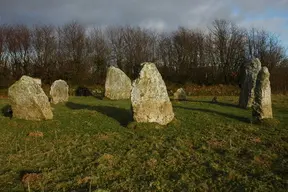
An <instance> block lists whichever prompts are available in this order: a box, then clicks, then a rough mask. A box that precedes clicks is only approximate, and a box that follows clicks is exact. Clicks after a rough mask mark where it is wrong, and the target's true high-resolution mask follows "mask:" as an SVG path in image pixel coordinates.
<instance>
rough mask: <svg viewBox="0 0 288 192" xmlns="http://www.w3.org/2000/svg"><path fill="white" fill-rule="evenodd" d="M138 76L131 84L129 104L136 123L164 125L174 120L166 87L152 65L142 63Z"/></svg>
mask: <svg viewBox="0 0 288 192" xmlns="http://www.w3.org/2000/svg"><path fill="white" fill-rule="evenodd" d="M141 65H142V66H143V68H142V70H141V72H140V76H139V78H138V79H136V80H135V81H134V82H133V85H132V91H131V103H132V108H133V118H134V120H135V121H137V122H156V123H159V124H161V125H166V124H168V123H169V122H171V121H172V120H173V118H174V113H173V108H172V104H171V102H170V99H169V96H168V93H167V88H166V85H165V83H164V81H163V79H162V76H161V74H160V73H159V71H158V70H157V68H156V66H155V64H154V63H142V64H141Z"/></svg>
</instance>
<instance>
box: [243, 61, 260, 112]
mask: <svg viewBox="0 0 288 192" xmlns="http://www.w3.org/2000/svg"><path fill="white" fill-rule="evenodd" d="M260 70H261V62H260V60H259V59H258V58H255V59H253V60H252V61H251V63H248V64H247V65H246V66H245V69H244V73H243V74H242V75H243V77H242V81H241V83H240V85H241V92H240V97H239V107H241V108H248V107H251V106H252V103H253V100H254V89H255V85H256V79H257V75H258V73H259V71H260Z"/></svg>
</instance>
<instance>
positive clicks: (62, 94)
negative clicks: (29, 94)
mask: <svg viewBox="0 0 288 192" xmlns="http://www.w3.org/2000/svg"><path fill="white" fill-rule="evenodd" d="M50 95H51V97H52V100H51V103H53V104H57V103H61V102H66V101H68V99H69V86H68V84H67V83H66V81H64V80H61V79H59V80H56V81H54V82H53V83H52V85H51V88H50Z"/></svg>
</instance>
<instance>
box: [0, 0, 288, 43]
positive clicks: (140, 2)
mask: <svg viewBox="0 0 288 192" xmlns="http://www.w3.org/2000/svg"><path fill="white" fill-rule="evenodd" d="M235 8H237V12H238V14H235V10H234V9H235ZM271 9H273V10H274V11H276V12H277V11H283V10H285V9H286V10H288V0H273V1H272V0H238V1H236V0H235V1H233V0H205V1H204V0H82V1H80V0H49V1H48V0H37V1H35V0H10V1H7V0H0V17H1V20H0V23H25V24H28V25H33V24H37V23H44V24H46V23H47V24H56V25H61V24H64V23H67V22H70V21H72V20H76V21H79V22H81V23H83V24H85V25H87V26H93V25H94V26H107V25H128V24H129V25H140V26H142V27H150V28H153V27H154V28H157V29H162V30H171V29H176V28H177V27H178V26H188V27H199V28H205V27H206V26H207V25H209V24H211V22H212V21H213V20H214V19H217V18H218V19H228V20H232V21H235V22H236V23H238V24H242V25H243V26H250V25H252V24H253V22H254V21H253V19H249V21H247V17H248V18H249V17H257V16H261V15H262V14H264V13H265V12H267V11H269V10H271ZM287 20H288V18H287V17H286V21H287ZM255 22H256V23H257V25H260V24H261V22H259V21H255ZM278 23H279V24H281V22H278ZM263 24H265V26H263V27H267V28H268V29H274V31H275V32H278V28H279V31H280V32H281V33H283V29H280V28H281V26H279V27H277V26H275V24H274V23H273V24H272V23H271V24H269V23H263ZM269 25H270V26H271V27H269ZM286 38H287V39H288V37H286Z"/></svg>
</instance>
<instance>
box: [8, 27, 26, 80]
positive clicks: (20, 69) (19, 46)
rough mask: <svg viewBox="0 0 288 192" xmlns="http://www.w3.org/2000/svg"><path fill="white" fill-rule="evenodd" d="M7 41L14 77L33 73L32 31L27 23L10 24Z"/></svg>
mask: <svg viewBox="0 0 288 192" xmlns="http://www.w3.org/2000/svg"><path fill="white" fill-rule="evenodd" d="M6 43H7V48H8V52H9V58H10V60H11V64H12V72H13V76H14V78H16V79H18V78H20V77H21V76H22V75H23V74H27V75H29V74H30V73H31V69H30V68H29V67H31V65H30V64H31V55H30V54H31V32H30V29H29V28H28V27H27V26H25V25H16V26H9V27H8V28H7V30H6Z"/></svg>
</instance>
